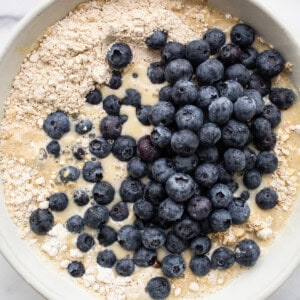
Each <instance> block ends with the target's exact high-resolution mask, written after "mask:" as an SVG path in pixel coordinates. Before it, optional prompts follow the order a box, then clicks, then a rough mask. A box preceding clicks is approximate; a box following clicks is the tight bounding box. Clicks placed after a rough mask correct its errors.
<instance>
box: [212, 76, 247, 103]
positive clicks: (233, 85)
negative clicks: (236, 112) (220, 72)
mask: <svg viewBox="0 0 300 300" xmlns="http://www.w3.org/2000/svg"><path fill="white" fill-rule="evenodd" d="M217 88H218V90H219V94H220V97H226V98H228V99H229V100H231V101H232V102H235V101H236V100H237V99H238V98H239V97H241V96H243V92H244V90H243V87H242V86H241V84H240V83H239V82H238V81H236V80H227V81H224V82H220V83H218V84H217Z"/></svg>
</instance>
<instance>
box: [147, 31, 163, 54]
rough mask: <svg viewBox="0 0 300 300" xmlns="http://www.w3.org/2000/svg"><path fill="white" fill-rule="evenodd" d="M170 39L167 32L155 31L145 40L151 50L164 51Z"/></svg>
mask: <svg viewBox="0 0 300 300" xmlns="http://www.w3.org/2000/svg"><path fill="white" fill-rule="evenodd" d="M167 39H168V32H167V31H165V30H159V29H157V30H155V31H154V32H153V33H152V34H151V35H150V36H148V37H147V38H146V40H145V43H146V45H147V46H148V48H150V49H154V50H159V49H162V48H163V47H164V46H165V45H166V43H167Z"/></svg>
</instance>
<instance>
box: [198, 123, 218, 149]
mask: <svg viewBox="0 0 300 300" xmlns="http://www.w3.org/2000/svg"><path fill="white" fill-rule="evenodd" d="M198 136H199V142H200V145H201V146H205V147H207V146H213V145H215V144H216V143H217V142H218V141H219V140H220V138H221V129H220V128H219V127H218V126H217V125H216V124H215V123H205V124H204V125H203V126H202V127H201V128H200V130H199V132H198Z"/></svg>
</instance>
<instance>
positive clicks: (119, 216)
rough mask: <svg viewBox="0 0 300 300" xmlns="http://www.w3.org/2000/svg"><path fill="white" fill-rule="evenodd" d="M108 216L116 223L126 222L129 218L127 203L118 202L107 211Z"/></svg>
mask: <svg viewBox="0 0 300 300" xmlns="http://www.w3.org/2000/svg"><path fill="white" fill-rule="evenodd" d="M109 216H110V217H111V218H112V219H113V220H114V221H116V222H121V221H124V220H126V219H127V218H128V216H129V210H128V206H127V203H125V202H119V203H117V204H115V205H114V206H113V207H112V208H111V210H110V211H109Z"/></svg>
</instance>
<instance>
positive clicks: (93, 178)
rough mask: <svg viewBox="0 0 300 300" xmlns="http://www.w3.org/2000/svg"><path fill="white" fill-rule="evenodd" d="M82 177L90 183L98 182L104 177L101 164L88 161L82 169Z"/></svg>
mask: <svg viewBox="0 0 300 300" xmlns="http://www.w3.org/2000/svg"><path fill="white" fill-rule="evenodd" d="M82 176H83V178H84V179H85V180H86V181H88V182H98V181H100V180H101V179H102V177H103V170H102V166H101V163H100V162H98V161H87V162H85V163H84V165H83V168H82Z"/></svg>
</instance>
